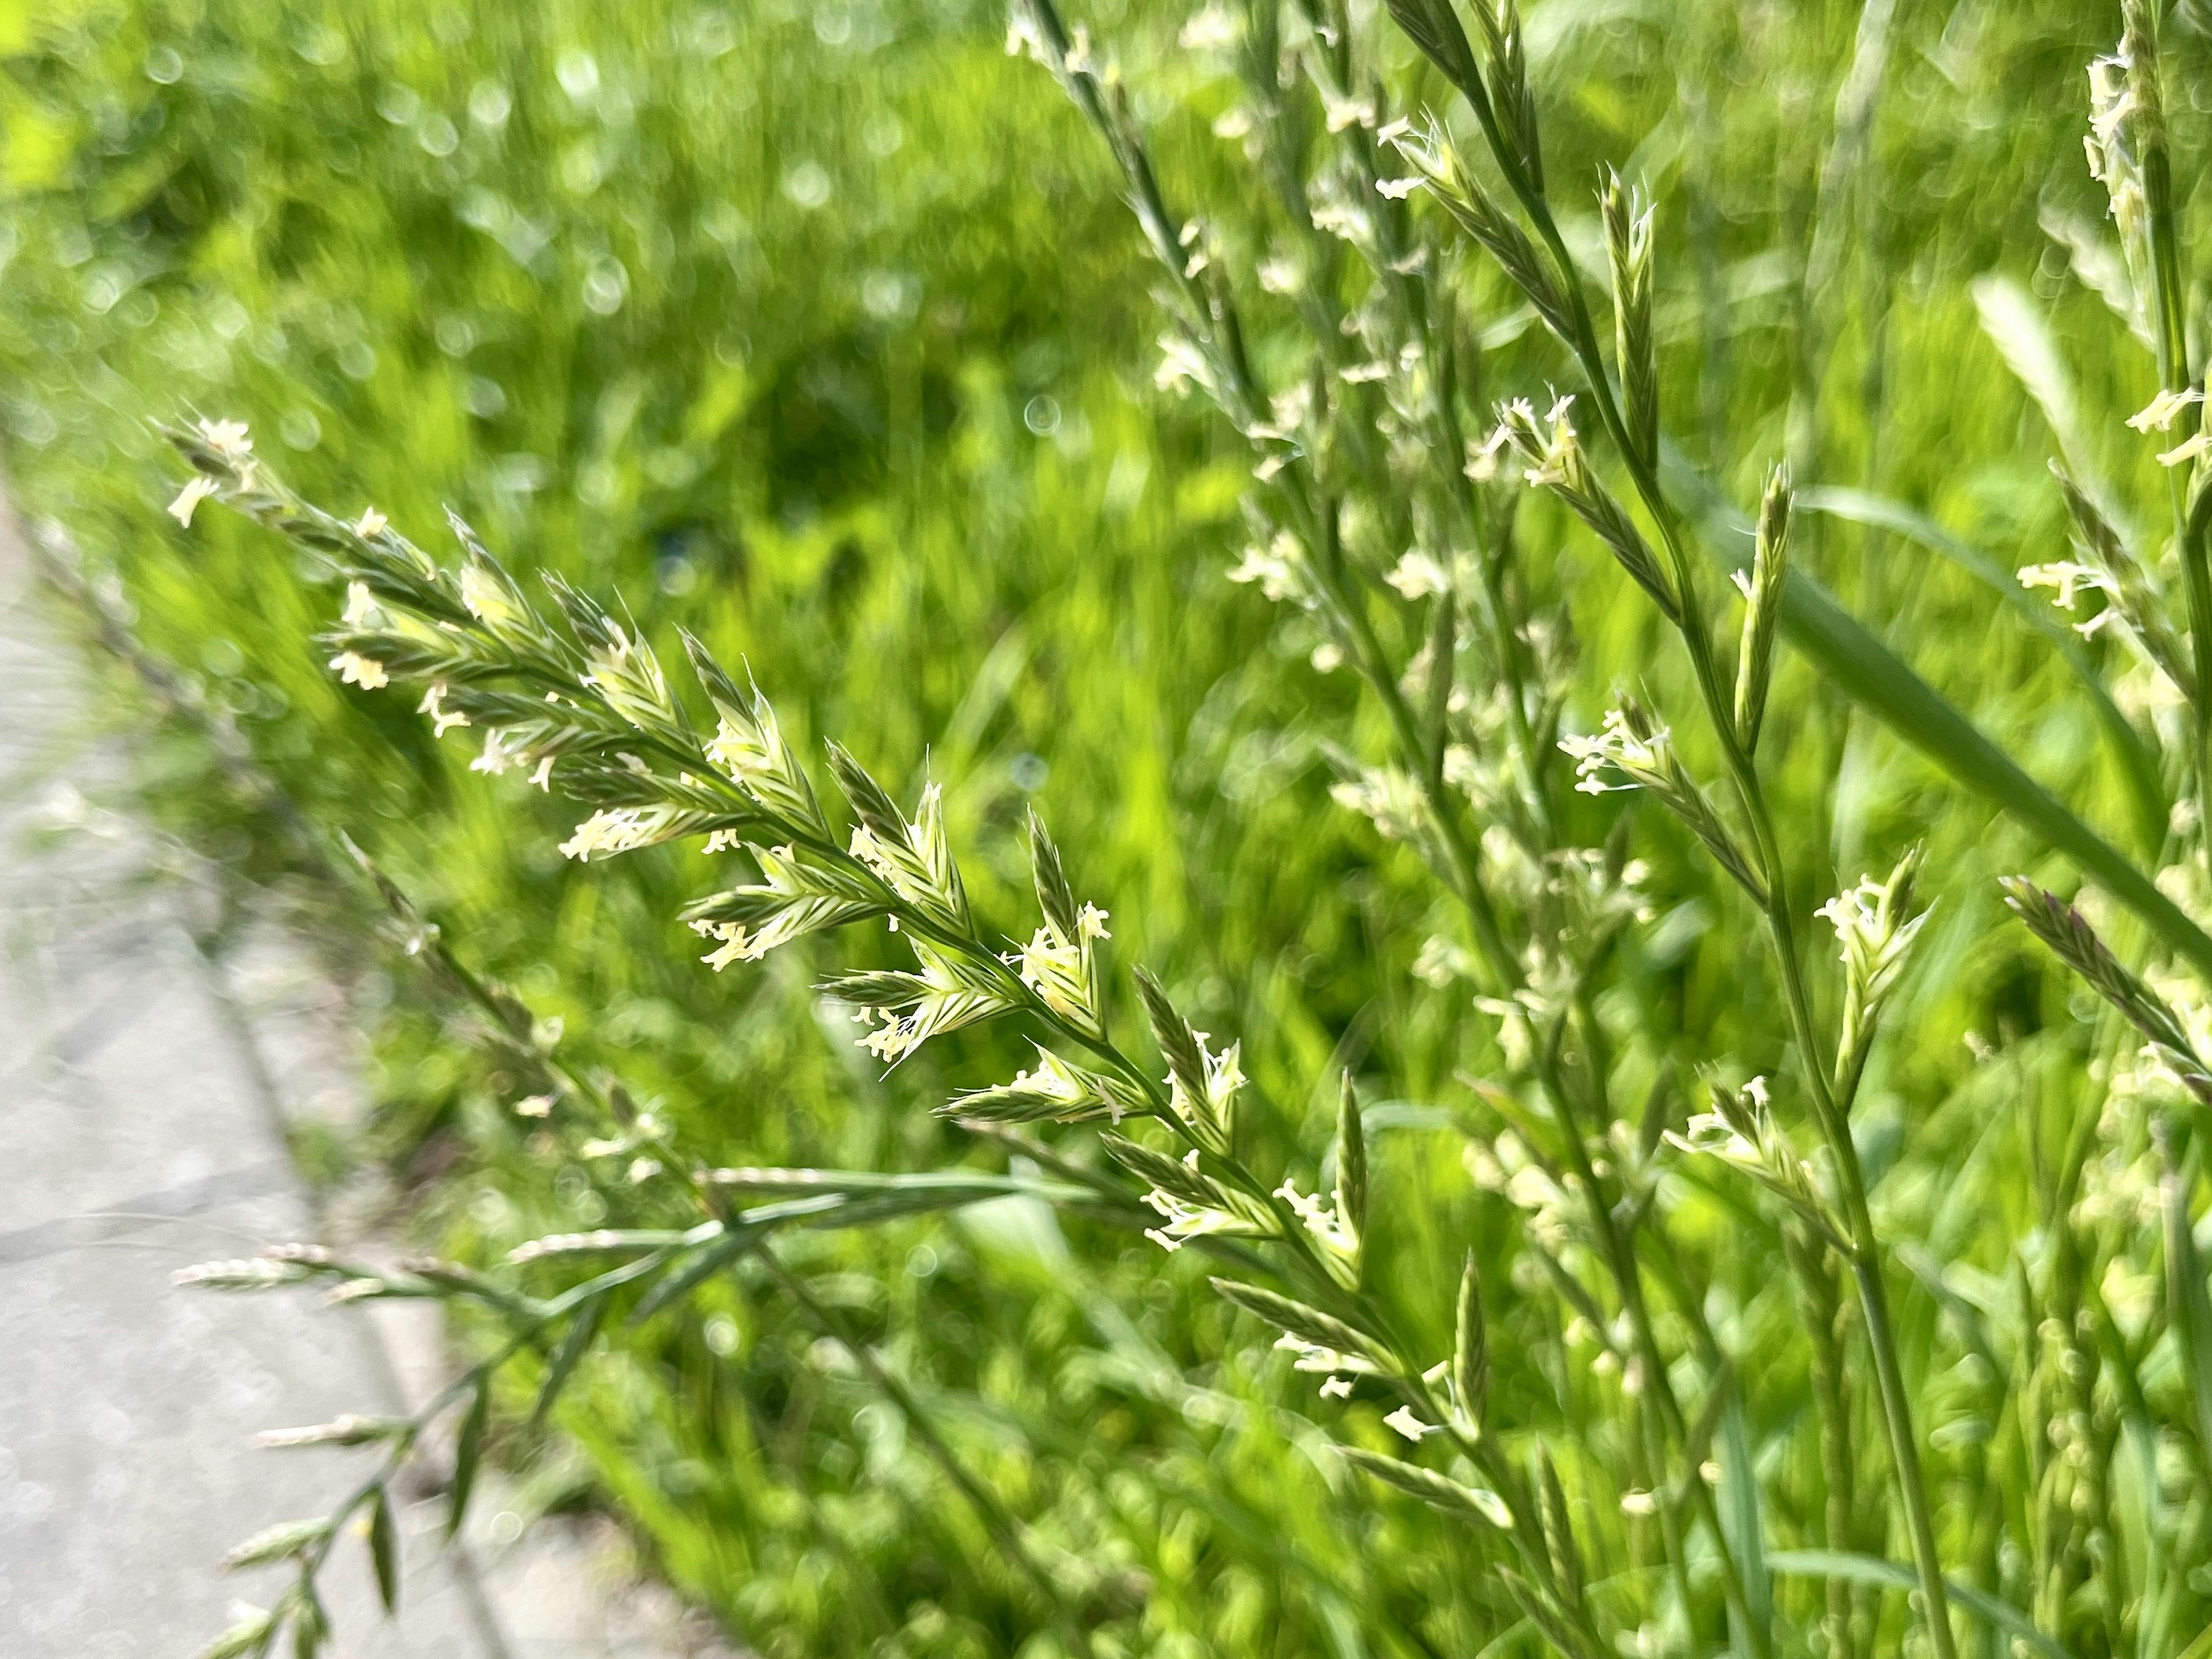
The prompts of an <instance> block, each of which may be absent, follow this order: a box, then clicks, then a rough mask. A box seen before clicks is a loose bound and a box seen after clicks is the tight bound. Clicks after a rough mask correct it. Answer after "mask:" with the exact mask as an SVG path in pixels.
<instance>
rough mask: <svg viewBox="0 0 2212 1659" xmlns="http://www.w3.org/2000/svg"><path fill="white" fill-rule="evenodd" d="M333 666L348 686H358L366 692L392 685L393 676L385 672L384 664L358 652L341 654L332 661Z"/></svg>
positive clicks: (342, 652)
mask: <svg viewBox="0 0 2212 1659" xmlns="http://www.w3.org/2000/svg"><path fill="white" fill-rule="evenodd" d="M331 667H333V668H335V669H337V671H338V673H339V674H340V675H341V676H342V677H343V680H344V683H345V684H348V685H357V686H359V687H360V688H361V689H362V690H364V691H376V690H381V689H382V688H384V687H385V686H387V685H389V684H392V678H391V676H389V675H388V674H386V672H385V671H384V665H383V664H382V663H380V662H379V661H377V659H375V658H374V657H364V656H362V654H361V653H360V652H358V651H341V652H339V653H337V656H335V657H332V658H331Z"/></svg>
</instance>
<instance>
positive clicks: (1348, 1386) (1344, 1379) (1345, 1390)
mask: <svg viewBox="0 0 2212 1659" xmlns="http://www.w3.org/2000/svg"><path fill="white" fill-rule="evenodd" d="M1321 1397H1322V1399H1324V1400H1349V1399H1350V1398H1351V1397H1352V1379H1351V1378H1350V1377H1348V1376H1332V1377H1330V1378H1329V1379H1328V1381H1327V1382H1326V1383H1322V1385H1321Z"/></svg>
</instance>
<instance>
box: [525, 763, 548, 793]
mask: <svg viewBox="0 0 2212 1659" xmlns="http://www.w3.org/2000/svg"><path fill="white" fill-rule="evenodd" d="M530 781H531V782H532V783H534V784H536V785H537V786H538V787H539V788H540V789H542V790H544V791H545V792H546V793H548V794H550V793H552V790H553V757H552V756H550V755H547V756H544V757H543V758H541V759H540V760H539V761H538V769H537V770H536V771H534V772H532V774H531V775H530Z"/></svg>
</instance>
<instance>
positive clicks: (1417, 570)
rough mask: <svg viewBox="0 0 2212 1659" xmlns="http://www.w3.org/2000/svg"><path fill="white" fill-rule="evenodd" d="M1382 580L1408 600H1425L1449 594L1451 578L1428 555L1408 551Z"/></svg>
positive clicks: (1416, 551)
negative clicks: (1432, 596) (1433, 596)
mask: <svg viewBox="0 0 2212 1659" xmlns="http://www.w3.org/2000/svg"><path fill="white" fill-rule="evenodd" d="M1383 580H1384V581H1386V582H1388V583H1389V584H1390V586H1393V587H1395V588H1396V589H1397V590H1398V591H1399V592H1401V593H1402V594H1404V595H1405V596H1406V597H1407V599H1426V598H1429V597H1431V595H1438V594H1443V593H1449V592H1451V578H1450V577H1449V575H1447V574H1445V573H1444V568H1443V566H1442V565H1441V564H1438V563H1437V562H1436V560H1435V559H1434V558H1432V557H1431V556H1429V555H1428V554H1426V553H1423V552H1420V551H1419V550H1408V551H1407V553H1406V554H1405V555H1404V556H1401V558H1400V559H1399V561H1398V562H1397V563H1396V565H1395V566H1394V567H1392V568H1391V571H1390V574H1389V575H1387V576H1385V577H1383Z"/></svg>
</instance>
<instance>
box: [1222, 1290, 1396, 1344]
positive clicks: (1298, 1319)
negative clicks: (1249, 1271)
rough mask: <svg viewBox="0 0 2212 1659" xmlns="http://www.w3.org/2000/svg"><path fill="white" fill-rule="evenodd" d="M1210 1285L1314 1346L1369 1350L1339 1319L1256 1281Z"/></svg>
mask: <svg viewBox="0 0 2212 1659" xmlns="http://www.w3.org/2000/svg"><path fill="white" fill-rule="evenodd" d="M1213 1288H1214V1289H1215V1290H1217V1291H1220V1292H1221V1294H1222V1295H1223V1296H1225V1297H1228V1299H1229V1300H1230V1301H1231V1302H1234V1303H1235V1304H1237V1306H1238V1307H1240V1308H1242V1309H1243V1310H1244V1311H1245V1312H1247V1313H1249V1314H1256V1315H1257V1316H1259V1317H1261V1319H1264V1320H1266V1321H1267V1322H1268V1323H1269V1324H1271V1325H1273V1326H1275V1327H1277V1328H1279V1329H1281V1330H1285V1331H1287V1332H1289V1333H1290V1334H1291V1335H1292V1336H1295V1337H1297V1338H1298V1339H1299V1340H1301V1341H1304V1342H1310V1343H1312V1344H1313V1345H1314V1346H1316V1347H1317V1348H1328V1349H1332V1350H1334V1352H1338V1353H1344V1354H1364V1353H1366V1352H1369V1351H1370V1344H1369V1342H1368V1340H1367V1339H1366V1338H1365V1337H1364V1336H1363V1335H1361V1334H1360V1333H1358V1331H1355V1330H1354V1329H1352V1327H1351V1326H1349V1325H1347V1324H1346V1323H1345V1322H1343V1321H1342V1320H1340V1319H1338V1318H1336V1317H1335V1316H1333V1315H1330V1314H1325V1313H1323V1312H1322V1310H1320V1309H1318V1308H1310V1307H1308V1306H1307V1305H1306V1304H1304V1303H1303V1302H1294V1301H1292V1300H1291V1298H1290V1297H1287V1296H1279V1295H1277V1294H1276V1293H1275V1292H1274V1291H1267V1290H1262V1289H1261V1288H1260V1286H1258V1285H1243V1284H1239V1283H1238V1282H1237V1280H1235V1279H1215V1280H1214V1281H1213Z"/></svg>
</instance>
